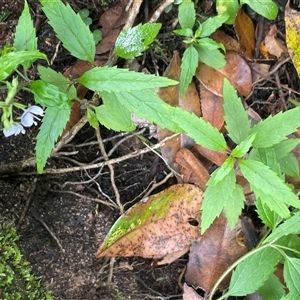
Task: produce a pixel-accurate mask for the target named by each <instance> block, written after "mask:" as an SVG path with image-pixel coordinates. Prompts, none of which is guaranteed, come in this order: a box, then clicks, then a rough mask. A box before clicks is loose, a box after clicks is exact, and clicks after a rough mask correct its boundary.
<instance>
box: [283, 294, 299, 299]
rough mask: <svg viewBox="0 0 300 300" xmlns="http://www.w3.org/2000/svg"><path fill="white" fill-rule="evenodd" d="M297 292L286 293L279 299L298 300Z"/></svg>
mask: <svg viewBox="0 0 300 300" xmlns="http://www.w3.org/2000/svg"><path fill="white" fill-rule="evenodd" d="M298 297H299V294H298V293H288V294H287V295H286V296H284V297H282V298H280V300H298Z"/></svg>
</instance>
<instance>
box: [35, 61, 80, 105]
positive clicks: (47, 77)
mask: <svg viewBox="0 0 300 300" xmlns="http://www.w3.org/2000/svg"><path fill="white" fill-rule="evenodd" d="M38 72H39V74H40V78H41V79H42V80H43V81H45V82H47V83H50V84H52V85H55V86H56V87H57V88H58V89H59V90H60V91H61V92H62V93H65V94H66V95H67V97H68V99H69V100H72V99H76V97H77V91H76V88H75V86H74V85H73V82H72V81H71V80H69V79H68V78H66V77H65V76H64V75H63V74H61V73H59V72H56V71H54V70H53V69H51V68H46V67H43V66H38Z"/></svg>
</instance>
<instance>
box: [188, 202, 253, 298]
mask: <svg viewBox="0 0 300 300" xmlns="http://www.w3.org/2000/svg"><path fill="white" fill-rule="evenodd" d="M212 209H213V207H212ZM241 234H242V232H241V222H240V220H239V221H238V223H237V225H236V227H235V228H234V229H233V230H232V231H231V230H230V229H229V226H228V223H227V220H226V217H225V216H224V214H221V216H220V217H219V218H217V219H216V220H215V221H214V222H213V224H212V225H211V227H210V228H209V229H208V230H207V231H206V232H205V233H204V235H202V236H201V238H200V239H198V240H197V241H196V242H195V243H194V244H193V245H192V246H191V248H190V254H189V262H188V264H187V270H186V274H185V280H186V282H187V284H189V285H192V286H193V287H194V288H195V289H196V288H201V289H203V290H204V291H205V292H207V293H209V291H210V290H211V288H212V287H213V285H214V284H215V283H216V281H217V280H218V279H219V277H220V276H221V275H222V274H223V273H224V271H225V270H227V268H228V267H229V266H230V265H231V264H232V263H234V262H235V261H236V260H237V259H238V258H239V257H241V256H242V255H244V254H245V253H246V252H247V251H248V250H247V247H245V246H244V245H242V244H241V243H240V241H239V238H240V237H239V235H241ZM229 279H230V278H229V277H227V278H225V280H224V281H223V282H222V283H221V285H220V286H219V288H220V289H221V290H224V289H226V288H227V287H228V284H229Z"/></svg>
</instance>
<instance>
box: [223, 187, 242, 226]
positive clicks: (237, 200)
mask: <svg viewBox="0 0 300 300" xmlns="http://www.w3.org/2000/svg"><path fill="white" fill-rule="evenodd" d="M245 200H246V199H245V196H244V190H243V188H242V187H241V186H240V185H238V184H236V185H235V186H234V188H233V194H232V197H231V198H229V197H228V198H227V201H226V202H225V203H224V210H225V214H226V218H227V220H228V224H229V227H230V229H231V230H232V229H233V228H234V227H235V225H236V223H237V221H238V219H239V216H240V215H241V213H242V209H243V207H244V203H245Z"/></svg>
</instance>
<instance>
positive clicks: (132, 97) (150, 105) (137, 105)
mask: <svg viewBox="0 0 300 300" xmlns="http://www.w3.org/2000/svg"><path fill="white" fill-rule="evenodd" d="M107 94H109V95H107ZM101 96H102V97H104V98H106V97H109V98H111V99H113V98H114V99H116V101H118V102H119V103H120V104H121V105H123V106H124V107H126V108H127V109H128V110H129V111H130V112H134V113H135V114H136V115H138V116H139V117H140V118H145V119H147V120H148V121H149V122H150V123H156V124H157V125H159V126H160V127H162V128H168V129H169V130H171V131H173V132H182V129H181V128H180V126H179V125H178V122H176V121H174V120H173V115H174V110H175V108H174V107H172V106H171V105H167V104H166V103H165V102H164V101H163V100H161V99H160V98H159V97H158V95H157V94H156V93H155V92H154V91H152V90H150V89H147V90H142V91H131V92H122V93H108V92H101Z"/></svg>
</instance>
